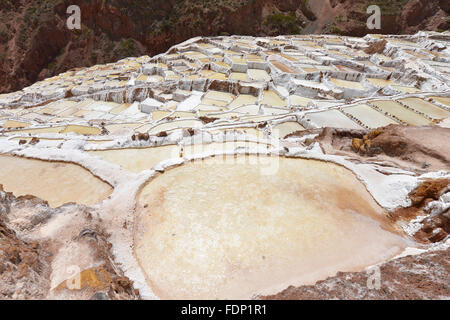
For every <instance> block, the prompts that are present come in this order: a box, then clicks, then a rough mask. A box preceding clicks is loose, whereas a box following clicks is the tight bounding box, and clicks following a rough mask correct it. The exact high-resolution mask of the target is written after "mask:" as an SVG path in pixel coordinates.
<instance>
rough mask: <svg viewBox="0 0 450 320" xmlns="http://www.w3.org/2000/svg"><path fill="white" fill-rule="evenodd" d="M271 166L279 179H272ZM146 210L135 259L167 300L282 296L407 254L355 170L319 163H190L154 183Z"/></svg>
mask: <svg viewBox="0 0 450 320" xmlns="http://www.w3.org/2000/svg"><path fill="white" fill-rule="evenodd" d="M244 158H245V159H244ZM240 160H241V161H240ZM242 160H245V161H242ZM262 160H263V161H262ZM258 163H259V164H260V165H258ZM268 166H273V167H275V168H276V169H278V170H276V174H262V173H263V172H265V171H264V169H266V168H267V167H268ZM137 202H138V203H137V207H136V213H137V216H136V225H135V243H134V249H135V255H136V258H137V260H138V262H139V264H140V266H141V268H142V269H143V271H144V272H145V274H146V278H147V281H148V283H149V285H150V286H151V288H152V289H153V291H154V292H155V294H156V295H157V296H158V297H160V298H163V299H247V298H251V297H254V296H255V295H259V294H270V293H275V292H278V291H280V290H282V289H284V288H286V287H287V286H289V285H302V284H312V283H314V282H315V281H317V280H319V279H324V278H326V277H328V276H332V275H334V274H335V273H336V272H337V271H356V270H362V269H363V268H365V267H367V266H369V265H373V264H375V263H378V262H381V261H384V260H386V259H388V258H390V257H393V256H394V255H396V254H398V253H399V252H401V251H402V250H403V248H404V247H405V240H403V239H402V238H401V237H400V236H398V235H396V234H395V232H394V231H393V230H391V228H390V224H389V223H388V222H387V218H386V216H385V213H384V211H383V210H382V209H381V208H380V207H379V206H378V205H377V204H376V202H375V201H374V200H373V198H372V197H371V195H370V194H369V193H368V192H367V190H366V189H365V187H364V185H363V184H362V183H361V182H359V181H358V180H357V179H356V178H355V176H354V175H353V174H352V173H351V172H350V171H348V170H347V169H345V168H343V167H341V166H338V165H335V164H332V163H327V162H320V161H316V160H301V159H290V158H278V157H265V156H261V157H257V156H247V157H243V156H241V157H236V158H233V157H231V158H226V159H222V160H221V161H218V160H217V159H215V158H210V159H207V160H203V161H195V162H190V163H188V164H185V165H183V166H180V167H177V168H175V169H171V170H168V171H166V172H165V173H164V174H161V175H159V176H157V177H156V178H155V179H154V180H152V181H150V182H149V183H148V184H147V185H146V186H145V187H144V188H143V189H142V190H141V192H140V194H139V195H138V201H137ZM330 208H333V210H330Z"/></svg>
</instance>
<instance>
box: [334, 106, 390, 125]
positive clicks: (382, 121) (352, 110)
mask: <svg viewBox="0 0 450 320" xmlns="http://www.w3.org/2000/svg"><path fill="white" fill-rule="evenodd" d="M343 110H344V112H346V113H348V114H350V115H352V116H354V117H355V118H357V119H358V120H360V121H361V122H362V123H363V124H364V125H366V126H368V127H369V128H372V129H375V128H378V127H384V126H387V125H390V124H397V122H396V121H394V120H392V119H391V118H389V117H386V116H385V115H383V114H382V113H380V112H378V111H376V110H374V109H373V108H371V107H369V106H368V105H366V104H361V105H357V106H352V107H347V108H343Z"/></svg>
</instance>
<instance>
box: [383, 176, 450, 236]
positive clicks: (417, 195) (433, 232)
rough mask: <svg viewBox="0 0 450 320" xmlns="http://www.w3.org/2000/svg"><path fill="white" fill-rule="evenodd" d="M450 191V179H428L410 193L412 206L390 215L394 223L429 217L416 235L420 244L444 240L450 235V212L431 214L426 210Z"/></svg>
mask: <svg viewBox="0 0 450 320" xmlns="http://www.w3.org/2000/svg"><path fill="white" fill-rule="evenodd" d="M449 190H450V179H434V180H433V179H427V180H425V181H424V182H422V183H421V184H420V185H419V186H417V188H416V189H414V190H413V191H411V192H410V193H409V198H410V199H411V203H412V206H410V207H407V208H399V209H397V210H396V211H394V212H392V213H390V218H391V219H392V220H394V221H403V222H409V221H411V220H412V219H414V218H416V217H417V216H427V217H426V218H425V220H424V221H423V222H422V227H421V229H420V230H419V231H417V232H416V233H415V234H414V238H415V239H416V240H418V241H419V242H423V243H432V242H440V241H442V240H444V239H445V238H446V237H447V236H448V235H449V234H450V210H449V209H447V210H445V211H443V212H439V213H436V214H429V212H426V210H425V208H426V205H427V204H428V203H430V202H431V201H436V200H438V199H439V198H440V197H441V196H442V194H443V193H445V192H448V191H449Z"/></svg>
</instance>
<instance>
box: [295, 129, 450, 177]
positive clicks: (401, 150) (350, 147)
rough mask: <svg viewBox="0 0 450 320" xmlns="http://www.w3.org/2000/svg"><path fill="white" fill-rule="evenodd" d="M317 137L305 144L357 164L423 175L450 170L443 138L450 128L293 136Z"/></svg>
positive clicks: (337, 131) (321, 131)
mask: <svg viewBox="0 0 450 320" xmlns="http://www.w3.org/2000/svg"><path fill="white" fill-rule="evenodd" d="M311 133H318V134H319V135H318V137H316V138H315V139H312V140H311V139H309V140H308V141H305V142H307V143H308V144H310V143H312V142H319V143H320V146H321V148H322V150H323V151H324V152H325V153H327V154H337V155H343V156H348V157H350V158H351V159H353V160H354V161H357V162H368V163H371V162H376V163H378V164H380V163H385V164H386V165H389V164H391V165H393V166H394V167H398V168H402V169H405V170H409V171H413V172H417V173H425V172H429V171H439V170H446V171H448V170H450V145H449V144H447V143H443V140H442V139H443V137H448V136H449V135H450V129H449V128H441V127H410V126H402V125H389V126H387V127H383V128H378V129H377V130H373V131H369V130H349V129H337V128H324V129H314V130H306V131H303V132H297V133H293V134H291V135H290V136H291V137H294V136H297V137H301V136H304V135H307V134H311Z"/></svg>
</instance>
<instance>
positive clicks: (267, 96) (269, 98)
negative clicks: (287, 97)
mask: <svg viewBox="0 0 450 320" xmlns="http://www.w3.org/2000/svg"><path fill="white" fill-rule="evenodd" d="M261 104H268V105H270V106H273V107H285V106H286V102H284V100H283V99H281V98H280V96H279V95H278V94H277V93H276V92H274V91H271V90H266V91H264V96H263V99H262V100H261Z"/></svg>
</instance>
